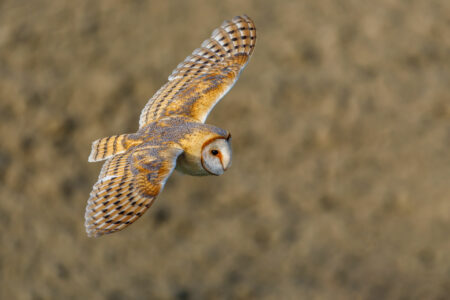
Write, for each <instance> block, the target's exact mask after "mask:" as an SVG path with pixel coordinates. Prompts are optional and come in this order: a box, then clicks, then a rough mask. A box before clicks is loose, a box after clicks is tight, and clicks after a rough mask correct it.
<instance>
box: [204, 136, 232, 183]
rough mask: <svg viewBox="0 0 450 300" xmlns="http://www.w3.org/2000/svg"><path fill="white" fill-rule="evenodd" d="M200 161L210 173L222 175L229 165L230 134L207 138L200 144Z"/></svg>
mask: <svg viewBox="0 0 450 300" xmlns="http://www.w3.org/2000/svg"><path fill="white" fill-rule="evenodd" d="M201 163H202V167H203V168H204V169H205V170H206V171H207V172H208V173H210V174H211V175H216V176H219V175H222V174H223V173H224V172H225V171H226V170H227V169H228V168H229V167H230V166H231V135H228V136H227V137H226V138H224V137H215V138H212V139H210V140H207V141H206V142H205V143H204V144H203V146H202V153H201Z"/></svg>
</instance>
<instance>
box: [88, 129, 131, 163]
mask: <svg viewBox="0 0 450 300" xmlns="http://www.w3.org/2000/svg"><path fill="white" fill-rule="evenodd" d="M127 136H128V134H120V135H113V136H109V137H104V138H102V139H98V140H96V141H95V142H93V143H92V150H91V154H90V155H89V159H88V160H89V162H95V161H101V160H105V159H108V158H110V157H112V156H114V155H116V154H120V153H122V152H125V150H127V148H128V147H127V145H126V141H127Z"/></svg>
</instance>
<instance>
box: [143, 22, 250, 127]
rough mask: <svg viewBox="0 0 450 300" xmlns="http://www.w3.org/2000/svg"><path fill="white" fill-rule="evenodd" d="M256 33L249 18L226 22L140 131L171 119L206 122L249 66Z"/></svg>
mask: <svg viewBox="0 0 450 300" xmlns="http://www.w3.org/2000/svg"><path fill="white" fill-rule="evenodd" d="M255 42H256V29H255V25H254V23H253V21H252V20H251V19H250V18H249V17H247V16H246V15H243V16H238V17H234V18H233V19H232V20H231V21H225V22H224V23H223V24H222V26H220V27H219V28H217V29H216V30H214V31H213V33H212V35H211V37H210V38H209V39H207V40H205V41H204V42H203V43H202V45H201V47H200V48H197V49H196V50H194V52H193V53H192V55H190V56H188V57H187V58H186V59H185V60H184V61H183V62H182V63H180V64H179V65H178V66H177V68H176V69H175V70H174V71H173V72H172V75H170V76H169V82H167V83H166V84H165V85H164V86H163V87H162V88H161V89H160V90H159V91H158V92H156V94H155V95H154V96H153V97H152V98H151V99H150V100H149V101H148V103H147V105H146V106H145V108H144V109H143V110H142V113H141V117H140V120H139V127H140V128H142V127H144V126H145V125H146V124H148V123H150V122H152V121H155V120H158V119H160V118H162V117H165V116H169V115H183V116H188V117H191V118H194V119H197V120H199V121H200V122H203V123H204V122H205V120H206V118H207V116H208V114H209V112H210V111H211V109H212V108H213V107H214V105H215V104H216V103H217V102H218V101H219V100H220V99H221V98H222V97H223V96H224V95H225V94H226V93H227V92H228V91H229V90H230V89H231V88H232V87H233V85H234V83H235V82H236V80H237V79H238V77H239V74H240V73H241V71H242V70H243V68H244V67H245V66H246V64H247V63H248V60H249V59H250V56H251V55H252V53H253V49H254V47H255Z"/></svg>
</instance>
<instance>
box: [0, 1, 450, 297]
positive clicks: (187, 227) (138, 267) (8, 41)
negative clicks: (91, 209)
mask: <svg viewBox="0 0 450 300" xmlns="http://www.w3.org/2000/svg"><path fill="white" fill-rule="evenodd" d="M242 13H246V14H248V15H249V16H250V17H252V18H253V19H254V21H255V23H256V26H257V29H258V41H257V47H256V50H255V53H254V56H253V58H252V60H251V61H250V63H249V65H248V67H247V69H246V70H245V71H244V72H243V73H242V76H241V79H240V80H239V82H238V83H237V84H236V86H235V87H234V89H233V90H232V91H231V92H230V93H229V94H228V95H227V96H226V97H225V99H223V100H222V102H221V103H220V104H219V105H218V106H216V109H215V110H214V111H213V113H212V114H211V115H210V117H209V119H208V123H211V124H215V125H217V126H219V127H222V128H225V129H228V130H230V131H231V132H232V134H233V151H234V153H233V154H234V157H233V159H234V161H233V166H232V168H231V169H230V170H229V171H227V172H226V174H225V175H223V176H221V177H209V178H194V177H188V176H183V175H181V174H178V173H176V174H174V175H173V176H172V177H171V178H170V180H169V181H168V183H167V185H166V188H165V190H164V192H163V193H162V194H161V195H160V197H159V199H158V200H157V201H156V203H155V204H154V206H153V207H152V209H151V210H150V211H149V212H147V213H146V214H145V215H144V217H142V219H141V220H139V221H138V222H136V223H135V224H134V225H133V226H131V227H130V228H128V229H126V230H124V231H122V232H120V233H116V234H113V235H110V236H106V237H103V238H100V239H88V238H87V237H86V234H85V232H84V225H83V223H84V218H83V217H84V209H85V204H86V201H87V199H88V195H89V192H90V190H91V187H92V184H93V183H94V182H95V181H96V179H97V176H98V172H99V170H100V167H101V164H100V163H98V164H89V163H88V162H87V157H88V155H89V152H90V148H91V142H92V141H93V140H95V139H97V138H100V137H104V136H109V135H112V134H118V133H125V132H134V131H136V130H137V127H138V117H139V113H140V111H141V109H142V108H143V107H144V105H145V103H146V101H147V99H149V98H150V97H151V96H152V95H153V93H154V92H155V91H156V90H157V89H158V88H159V87H160V86H161V85H162V84H163V83H165V81H166V79H167V76H168V75H169V74H170V72H171V71H172V69H173V68H174V67H175V66H176V65H177V64H178V63H179V62H181V61H182V60H183V59H184V58H185V57H186V56H187V55H188V54H190V53H191V51H192V50H193V49H195V48H196V47H198V46H199V45H200V43H201V42H202V41H203V40H204V39H205V38H207V37H208V36H209V34H210V33H211V31H212V30H213V29H214V28H215V27H217V26H219V25H220V24H221V23H222V21H223V20H225V19H230V18H232V17H233V16H235V15H238V14H242ZM449 68H450V2H449V1H446V0H441V1H439V0H424V1H419V0H411V1H394V0H383V1H359V0H358V1H357V0H354V1H333V0H323V1H308V0H298V1H289V0H285V1H276V2H275V1H273V2H272V1H271V2H269V1H267V2H262V1H207V0H196V1H181V0H180V1H167V2H165V1H158V2H157V1H152V2H150V1H127V2H125V1H109V0H103V1H87V0H86V1H71V2H69V1H17V0H10V1H0V124H1V126H0V137H1V142H0V187H1V188H0V241H1V247H0V298H1V299H108V300H117V299H180V300H182V299H184V300H185V299H449V297H450V201H449V200H450V182H449V181H450V154H449V147H450V88H449V85H450V69H449Z"/></svg>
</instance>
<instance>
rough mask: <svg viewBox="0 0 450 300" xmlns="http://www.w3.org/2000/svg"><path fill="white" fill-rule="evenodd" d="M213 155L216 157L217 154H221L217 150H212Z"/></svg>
mask: <svg viewBox="0 0 450 300" xmlns="http://www.w3.org/2000/svg"><path fill="white" fill-rule="evenodd" d="M211 154H212V155H214V156H216V155H217V154H219V151H217V150H211Z"/></svg>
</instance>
